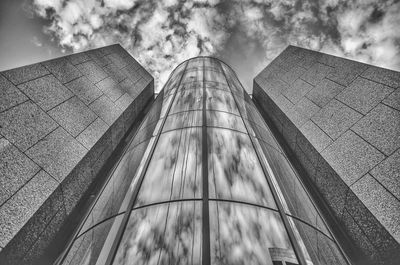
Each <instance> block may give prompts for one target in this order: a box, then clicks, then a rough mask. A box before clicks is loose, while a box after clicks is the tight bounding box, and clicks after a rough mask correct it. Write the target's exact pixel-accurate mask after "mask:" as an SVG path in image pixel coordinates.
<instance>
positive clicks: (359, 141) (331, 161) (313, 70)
mask: <svg viewBox="0 0 400 265" xmlns="http://www.w3.org/2000/svg"><path fill="white" fill-rule="evenodd" d="M399 90H400V73H398V72H395V71H391V70H387V69H383V68H378V67H374V66H371V65H366V64H363V63H359V62H355V61H350V60H347V59H343V58H338V57H335V56H331V55H327V54H322V53H318V52H314V51H310V50H306V49H302V48H299V47H294V46H289V47H288V48H286V49H285V50H284V51H283V52H282V53H281V54H280V55H279V56H278V57H277V58H276V59H275V60H274V61H273V62H272V63H271V64H269V65H268V66H267V67H266V68H265V69H264V70H262V71H261V72H260V73H259V74H258V75H257V77H256V78H255V79H254V90H253V100H255V101H256V102H257V104H258V106H259V108H260V109H261V110H262V111H263V113H264V115H265V117H266V118H267V119H268V120H269V121H271V122H272V123H273V124H274V126H275V127H276V128H277V130H278V131H279V134H280V135H281V136H282V138H283V139H284V140H285V142H286V143H287V144H288V146H289V147H290V149H291V151H292V152H293V153H294V154H295V156H296V157H297V160H298V161H299V162H300V163H301V165H302V167H303V168H304V170H305V171H306V172H307V173H308V176H307V177H308V178H309V179H310V180H311V181H312V183H313V184H314V186H315V187H316V188H317V190H318V191H319V193H320V194H322V196H323V198H324V199H325V201H326V203H327V204H328V205H329V207H330V210H331V211H332V212H333V214H334V215H335V216H336V217H337V219H338V220H339V223H340V225H341V226H343V227H344V228H345V231H346V232H347V233H348V234H349V235H350V237H351V238H352V240H354V242H355V243H356V244H357V245H358V247H359V248H361V249H362V250H363V251H364V254H365V256H369V257H370V258H371V259H372V260H374V261H373V262H374V264H396V261H398V260H400V257H399V253H400V245H399V242H400V180H399V177H400V169H399V164H400V160H399V150H400V149H399V148H400V108H399V104H400V103H399V102H400V97H399Z"/></svg>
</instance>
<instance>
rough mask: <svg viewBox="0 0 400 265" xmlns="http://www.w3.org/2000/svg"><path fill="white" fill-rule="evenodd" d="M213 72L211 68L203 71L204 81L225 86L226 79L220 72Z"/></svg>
mask: <svg viewBox="0 0 400 265" xmlns="http://www.w3.org/2000/svg"><path fill="white" fill-rule="evenodd" d="M213 70H214V69H211V68H205V69H204V75H205V80H206V81H214V82H218V83H222V84H226V79H225V76H224V74H223V73H222V72H217V71H213Z"/></svg>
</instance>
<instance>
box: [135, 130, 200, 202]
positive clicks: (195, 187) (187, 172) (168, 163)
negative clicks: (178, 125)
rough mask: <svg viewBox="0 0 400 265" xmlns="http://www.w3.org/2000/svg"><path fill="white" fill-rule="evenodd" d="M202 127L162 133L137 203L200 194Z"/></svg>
mask: <svg viewBox="0 0 400 265" xmlns="http://www.w3.org/2000/svg"><path fill="white" fill-rule="evenodd" d="M201 159H202V156H201V129H198V128H189V129H183V130H175V131H170V132H167V133H164V134H162V135H161V136H160V139H159V141H158V143H157V147H156V148H155V150H154V154H153V157H152V158H151V161H150V164H149V167H148V170H147V172H146V175H145V176H144V180H143V184H142V186H141V188H140V191H139V195H138V198H137V202H136V205H144V204H148V203H152V202H160V201H165V200H170V199H182V198H200V197H201V164H202V163H201Z"/></svg>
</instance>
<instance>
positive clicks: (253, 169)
mask: <svg viewBox="0 0 400 265" xmlns="http://www.w3.org/2000/svg"><path fill="white" fill-rule="evenodd" d="M208 145H209V147H208V153H209V154H208V159H209V161H208V168H209V173H208V175H209V190H210V198H218V199H232V200H239V201H246V202H251V203H256V204H260V205H265V206H269V207H276V206H275V202H274V199H273V197H272V194H271V191H270V189H269V187H268V184H267V181H266V179H265V176H264V173H263V171H262V169H261V166H260V163H259V161H258V158H257V156H256V154H255V152H254V149H253V146H252V145H251V142H250V138H249V137H248V136H247V135H246V134H243V133H238V132H234V131H231V130H226V129H211V128H209V129H208Z"/></svg>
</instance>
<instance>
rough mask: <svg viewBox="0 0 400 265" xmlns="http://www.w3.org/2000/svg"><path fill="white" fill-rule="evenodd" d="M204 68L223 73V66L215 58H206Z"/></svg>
mask: <svg viewBox="0 0 400 265" xmlns="http://www.w3.org/2000/svg"><path fill="white" fill-rule="evenodd" d="M204 66H205V67H211V68H214V69H217V71H221V66H220V63H219V61H218V60H216V59H214V58H207V57H206V58H204Z"/></svg>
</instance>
